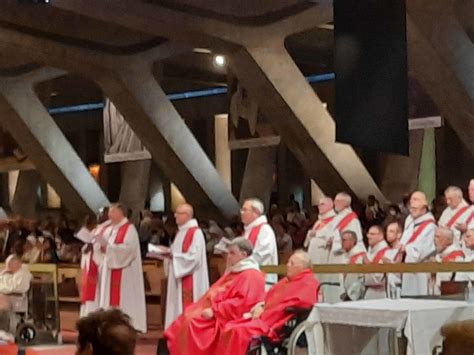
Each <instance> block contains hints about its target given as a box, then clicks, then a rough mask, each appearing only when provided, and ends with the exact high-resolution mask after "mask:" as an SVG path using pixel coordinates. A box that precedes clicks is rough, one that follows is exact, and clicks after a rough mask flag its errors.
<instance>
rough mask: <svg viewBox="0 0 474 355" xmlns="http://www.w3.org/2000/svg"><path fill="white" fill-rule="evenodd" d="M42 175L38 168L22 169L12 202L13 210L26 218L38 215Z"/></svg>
mask: <svg viewBox="0 0 474 355" xmlns="http://www.w3.org/2000/svg"><path fill="white" fill-rule="evenodd" d="M40 182H41V179H40V176H39V174H38V172H37V171H36V170H25V171H20V172H19V174H18V180H17V183H16V189H15V194H14V195H13V200H12V203H11V208H12V212H13V213H15V214H18V215H20V216H22V217H24V218H34V217H36V206H37V204H38V189H39V186H40Z"/></svg>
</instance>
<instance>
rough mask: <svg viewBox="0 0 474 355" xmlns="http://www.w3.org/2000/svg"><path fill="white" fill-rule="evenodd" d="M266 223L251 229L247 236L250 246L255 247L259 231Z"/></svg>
mask: <svg viewBox="0 0 474 355" xmlns="http://www.w3.org/2000/svg"><path fill="white" fill-rule="evenodd" d="M265 224H266V223H262V224H259V225H258V226H255V227H253V228H252V230H251V231H250V234H249V241H250V243H252V245H253V246H254V247H255V244H257V238H258V235H259V234H260V229H262V227H263V226H264V225H265Z"/></svg>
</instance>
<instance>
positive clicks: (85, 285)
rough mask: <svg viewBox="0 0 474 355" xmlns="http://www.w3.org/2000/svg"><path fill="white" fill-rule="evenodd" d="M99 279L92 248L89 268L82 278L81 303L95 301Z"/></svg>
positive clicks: (83, 271)
mask: <svg viewBox="0 0 474 355" xmlns="http://www.w3.org/2000/svg"><path fill="white" fill-rule="evenodd" d="M104 230H105V228H102V230H101V231H100V233H99V235H102V234H103V233H104ZM98 278H99V268H98V267H97V264H96V263H95V262H94V249H93V248H91V251H90V260H89V268H86V267H84V268H83V269H82V277H81V303H82V304H84V303H86V302H88V301H94V300H95V295H96V291H97V282H98V281H99V280H98Z"/></svg>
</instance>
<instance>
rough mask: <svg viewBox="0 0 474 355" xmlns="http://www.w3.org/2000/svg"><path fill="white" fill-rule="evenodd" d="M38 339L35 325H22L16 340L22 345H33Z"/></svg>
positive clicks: (18, 329) (19, 327) (17, 332)
mask: <svg viewBox="0 0 474 355" xmlns="http://www.w3.org/2000/svg"><path fill="white" fill-rule="evenodd" d="M35 338H36V328H35V326H34V325H33V324H30V323H23V324H20V325H19V326H18V328H17V330H16V334H15V339H16V340H17V342H18V343H19V344H21V345H26V344H31V343H32V342H33V341H34V340H35Z"/></svg>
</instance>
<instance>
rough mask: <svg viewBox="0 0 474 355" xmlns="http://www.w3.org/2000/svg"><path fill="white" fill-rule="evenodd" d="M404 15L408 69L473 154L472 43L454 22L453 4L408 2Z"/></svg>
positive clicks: (473, 97) (456, 22)
mask: <svg viewBox="0 0 474 355" xmlns="http://www.w3.org/2000/svg"><path fill="white" fill-rule="evenodd" d="M441 4H443V5H444V6H440V5H441ZM447 4H448V6H446V5H447ZM449 4H450V5H449ZM407 12H408V15H407V39H408V61H409V67H410V69H411V70H412V71H413V72H414V74H415V76H416V77H417V79H418V80H419V81H420V83H421V84H422V85H423V87H424V88H425V89H426V91H427V92H428V94H429V95H430V96H431V98H432V99H433V101H434V102H435V103H436V104H437V106H438V107H439V109H440V110H441V112H442V114H443V116H444V117H445V118H446V119H447V120H449V122H450V124H451V126H452V127H453V129H454V131H455V132H456V133H457V135H458V136H459V138H460V139H461V141H462V142H463V143H464V144H465V145H466V147H467V148H468V149H469V150H470V151H471V153H473V154H474V140H473V139H472V134H471V132H473V131H474V46H473V44H472V41H471V40H470V39H469V37H468V36H467V34H466V33H465V31H464V29H463V27H462V26H461V24H460V23H459V22H458V21H457V18H456V16H455V13H454V12H455V11H454V8H453V1H442V2H436V1H417V0H415V1H408V2H407Z"/></svg>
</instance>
